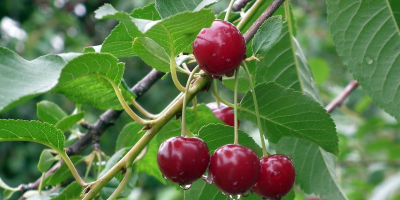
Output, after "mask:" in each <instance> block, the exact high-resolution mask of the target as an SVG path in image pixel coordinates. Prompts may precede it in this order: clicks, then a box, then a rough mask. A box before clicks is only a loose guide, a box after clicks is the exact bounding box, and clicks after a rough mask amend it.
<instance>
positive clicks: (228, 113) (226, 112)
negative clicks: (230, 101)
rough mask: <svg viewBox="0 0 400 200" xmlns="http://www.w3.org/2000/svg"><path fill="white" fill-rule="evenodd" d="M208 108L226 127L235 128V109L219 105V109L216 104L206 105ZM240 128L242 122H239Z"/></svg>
mask: <svg viewBox="0 0 400 200" xmlns="http://www.w3.org/2000/svg"><path fill="white" fill-rule="evenodd" d="M206 106H207V107H208V108H210V109H211V111H212V112H213V113H214V115H215V116H216V117H217V118H218V119H220V120H222V121H223V122H224V123H225V124H226V125H229V126H234V125H235V114H234V113H233V112H232V111H233V108H231V107H229V106H227V105H225V104H223V103H219V107H218V105H217V103H216V102H212V103H208V104H206ZM238 126H240V121H239V120H238Z"/></svg>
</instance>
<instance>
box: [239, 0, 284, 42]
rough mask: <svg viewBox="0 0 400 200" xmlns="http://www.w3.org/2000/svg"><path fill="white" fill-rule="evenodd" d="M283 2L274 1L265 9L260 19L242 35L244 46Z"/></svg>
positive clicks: (280, 0) (279, 0)
mask: <svg viewBox="0 0 400 200" xmlns="http://www.w3.org/2000/svg"><path fill="white" fill-rule="evenodd" d="M284 1H285V0H274V1H273V2H272V3H271V4H270V5H269V6H268V8H267V9H265V11H264V12H263V13H262V14H261V15H260V17H259V18H258V19H257V20H256V21H255V22H254V23H253V25H251V27H250V28H249V30H247V31H246V33H245V34H244V35H243V37H244V40H245V41H246V44H247V43H249V41H250V40H251V39H252V38H253V36H254V35H255V34H256V32H257V30H258V29H259V28H260V26H261V25H262V24H263V23H264V21H265V20H267V19H268V18H270V17H271V16H272V15H273V14H274V13H275V11H276V10H278V8H279V6H280V5H282V3H283V2H284Z"/></svg>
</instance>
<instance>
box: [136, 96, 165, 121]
mask: <svg viewBox="0 0 400 200" xmlns="http://www.w3.org/2000/svg"><path fill="white" fill-rule="evenodd" d="M132 105H133V107H135V108H136V110H138V111H139V112H140V113H142V114H143V115H144V116H145V117H147V118H149V119H156V118H157V117H159V115H154V114H152V113H149V112H148V111H147V110H146V109H144V108H143V107H142V106H141V105H140V104H139V103H138V102H137V101H136V100H135V99H133V100H132Z"/></svg>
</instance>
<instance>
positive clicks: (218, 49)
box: [193, 20, 246, 77]
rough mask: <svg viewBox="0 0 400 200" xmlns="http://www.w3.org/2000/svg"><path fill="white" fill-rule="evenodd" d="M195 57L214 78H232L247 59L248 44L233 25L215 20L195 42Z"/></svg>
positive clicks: (202, 67)
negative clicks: (223, 76)
mask: <svg viewBox="0 0 400 200" xmlns="http://www.w3.org/2000/svg"><path fill="white" fill-rule="evenodd" d="M193 55H194V57H195V58H196V60H197V63H198V64H199V66H200V69H202V70H203V71H205V72H206V73H208V74H210V75H213V76H221V75H224V74H225V75H226V76H229V77H230V76H232V75H233V74H234V73H233V72H234V70H236V69H237V68H238V67H239V65H240V63H241V62H242V61H243V60H244V59H245V58H246V42H245V40H244V38H243V35H242V34H241V33H240V31H239V30H238V29H237V28H236V26H234V25H233V24H231V23H229V22H226V21H222V20H215V21H214V22H213V24H212V25H211V27H210V28H204V29H202V30H201V31H200V33H199V35H197V38H196V39H195V40H194V42H193Z"/></svg>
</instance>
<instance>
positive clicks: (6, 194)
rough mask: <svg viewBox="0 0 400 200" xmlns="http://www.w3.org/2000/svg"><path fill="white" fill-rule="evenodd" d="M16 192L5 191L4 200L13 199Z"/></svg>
mask: <svg viewBox="0 0 400 200" xmlns="http://www.w3.org/2000/svg"><path fill="white" fill-rule="evenodd" d="M15 192H16V191H11V190H4V192H3V198H4V200H8V199H11V197H12V196H13V195H14V193H15Z"/></svg>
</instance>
